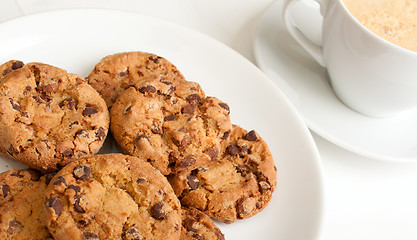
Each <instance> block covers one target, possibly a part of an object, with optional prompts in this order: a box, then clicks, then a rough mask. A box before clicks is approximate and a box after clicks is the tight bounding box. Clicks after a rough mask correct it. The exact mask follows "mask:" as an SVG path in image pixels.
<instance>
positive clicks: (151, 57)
mask: <svg viewBox="0 0 417 240" xmlns="http://www.w3.org/2000/svg"><path fill="white" fill-rule="evenodd" d="M160 58H161V57H159V56H150V57H149V60H151V61H152V62H154V63H156V64H157V63H159V59H160Z"/></svg>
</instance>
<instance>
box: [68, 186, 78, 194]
mask: <svg viewBox="0 0 417 240" xmlns="http://www.w3.org/2000/svg"><path fill="white" fill-rule="evenodd" d="M68 188H69V189H72V190H74V191H75V192H77V193H79V192H80V191H81V187H80V186H76V185H72V184H71V185H69V186H68Z"/></svg>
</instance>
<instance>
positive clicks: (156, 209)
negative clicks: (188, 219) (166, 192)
mask: <svg viewBox="0 0 417 240" xmlns="http://www.w3.org/2000/svg"><path fill="white" fill-rule="evenodd" d="M163 207H164V203H163V202H159V203H157V204H155V205H153V206H152V207H151V216H152V217H153V218H155V219H157V220H162V219H164V218H165V217H166V213H165V212H164V209H163Z"/></svg>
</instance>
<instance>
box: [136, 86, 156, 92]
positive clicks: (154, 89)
mask: <svg viewBox="0 0 417 240" xmlns="http://www.w3.org/2000/svg"><path fill="white" fill-rule="evenodd" d="M139 92H140V93H143V94H145V93H154V92H156V88H155V87H154V86H152V85H148V86H146V87H141V88H139Z"/></svg>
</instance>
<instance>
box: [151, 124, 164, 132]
mask: <svg viewBox="0 0 417 240" xmlns="http://www.w3.org/2000/svg"><path fill="white" fill-rule="evenodd" d="M152 126H153V128H152V129H151V132H152V133H153V134H158V135H162V134H163V133H164V131H163V130H162V128H161V127H160V126H158V125H157V124H155V123H152Z"/></svg>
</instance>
